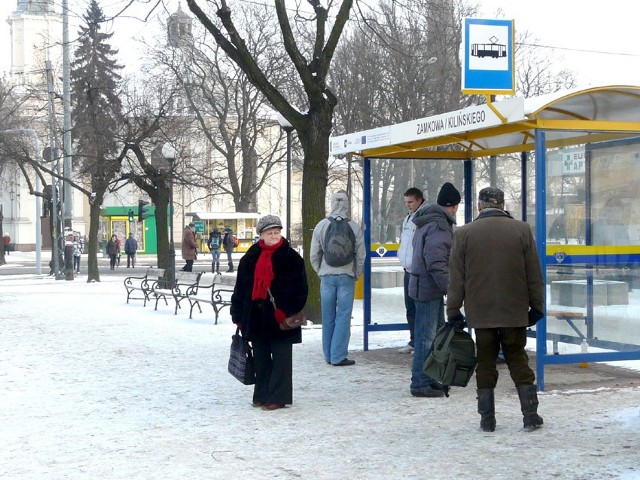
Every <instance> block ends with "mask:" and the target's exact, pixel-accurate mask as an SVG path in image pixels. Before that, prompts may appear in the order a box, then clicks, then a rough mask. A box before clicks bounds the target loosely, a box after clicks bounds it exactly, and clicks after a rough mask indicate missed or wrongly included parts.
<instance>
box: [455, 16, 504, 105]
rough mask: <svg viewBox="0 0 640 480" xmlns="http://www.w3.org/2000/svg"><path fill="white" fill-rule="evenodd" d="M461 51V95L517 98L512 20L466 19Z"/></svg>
mask: <svg viewBox="0 0 640 480" xmlns="http://www.w3.org/2000/svg"><path fill="white" fill-rule="evenodd" d="M462 49H463V58H462V93H464V94H484V95H491V94H498V95H514V94H515V91H516V81H515V39H514V21H513V20H488V19H481V18H465V19H464V28H463V38H462Z"/></svg>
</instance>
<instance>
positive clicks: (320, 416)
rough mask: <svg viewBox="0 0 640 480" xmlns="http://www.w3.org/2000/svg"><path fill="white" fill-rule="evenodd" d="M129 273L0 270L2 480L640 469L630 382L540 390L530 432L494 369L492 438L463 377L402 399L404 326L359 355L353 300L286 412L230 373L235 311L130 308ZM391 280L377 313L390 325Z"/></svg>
mask: <svg viewBox="0 0 640 480" xmlns="http://www.w3.org/2000/svg"><path fill="white" fill-rule="evenodd" d="M0 273H2V272H1V270H0ZM122 279H123V278H122V277H117V276H109V275H104V276H103V278H102V282H101V283H94V284H87V283H85V282H84V281H83V278H82V277H80V278H79V279H78V280H76V281H73V282H65V281H55V280H53V279H51V278H48V277H47V278H45V277H42V276H40V277H38V276H34V275H16V276H12V275H0V312H1V318H2V320H1V324H0V389H1V391H2V400H1V401H0V425H1V426H0V478H3V479H62V478H64V479H102V478H105V479H231V478H247V479H261V478H262V479H327V480H328V479H332V480H333V479H335V480H340V479H349V480H354V479H453V478H467V479H501V478H504V479H515V478H526V479H534V478H535V479H576V480H578V479H580V480H583V479H594V480H596V479H597V480H601V479H614V478H615V479H636V478H640V466H639V463H640V462H639V459H640V453H639V452H638V449H639V448H640V433H639V432H640V387H639V386H638V382H635V384H634V382H617V381H616V380H615V379H612V380H611V381H610V382H603V383H601V384H600V385H599V386H598V387H595V388H575V386H572V385H571V384H570V382H569V383H568V384H566V385H567V386H566V388H554V389H550V390H549V391H547V392H543V393H541V394H540V396H539V397H540V409H539V412H540V413H541V415H542V416H543V417H544V420H545V425H544V428H542V429H540V430H538V431H536V432H532V433H526V432H524V431H523V430H522V418H521V414H520V412H519V404H518V399H517V395H516V392H515V389H514V388H513V385H512V383H511V380H510V378H509V376H508V372H507V370H506V368H504V367H501V370H500V372H501V376H500V380H499V384H498V389H497V393H496V410H497V422H498V426H497V430H496V431H495V432H494V433H492V434H488V433H483V432H481V431H480V429H479V415H478V414H477V413H476V402H475V391H474V388H473V386H472V385H470V386H469V387H467V388H464V389H462V388H457V389H454V390H453V392H452V394H451V397H450V398H448V399H447V398H442V399H425V398H414V397H412V396H411V395H410V393H409V380H410V361H411V356H410V355H402V354H398V353H396V351H395V349H396V348H397V347H399V346H402V345H404V343H405V342H406V338H407V332H406V331H404V332H374V333H373V334H372V335H371V337H370V348H371V349H372V351H369V352H363V351H362V343H363V342H362V325H361V323H362V322H361V320H360V318H361V305H360V302H357V303H356V308H355V311H354V317H355V320H354V328H353V334H352V342H351V350H352V351H351V352H350V357H351V358H354V359H355V360H356V361H357V364H356V365H355V366H354V367H348V368H347V367H345V368H336V367H333V366H329V365H326V364H325V362H324V361H323V358H322V353H321V330H320V328H319V327H318V326H312V327H309V328H305V331H304V332H303V343H302V344H301V345H297V346H295V347H294V404H293V406H291V407H290V408H286V409H284V410H277V411H273V412H265V411H262V410H260V409H255V408H252V407H251V387H245V386H243V385H241V384H240V383H238V382H237V381H236V380H235V379H233V378H232V377H231V376H230V375H229V374H228V373H227V371H226V364H227V358H228V350H229V344H230V341H231V334H232V332H233V331H234V327H233V325H232V324H231V321H230V317H229V315H228V309H225V311H224V312H223V313H222V315H221V318H220V323H219V325H213V324H212V318H213V315H212V312H211V311H210V310H208V309H207V308H203V310H204V312H205V313H203V314H197V313H196V314H194V319H193V320H189V318H188V311H187V312H184V311H183V312H181V313H178V315H175V316H174V315H173V308H171V307H165V306H160V307H159V310H158V311H154V310H153V307H152V306H151V307H149V306H147V307H146V308H143V307H142V302H140V301H137V302H132V303H131V304H129V305H127V304H125V297H126V295H125V292H124V287H123V285H122ZM394 290H399V289H388V291H385V292H384V293H381V294H380V295H376V296H375V298H377V299H378V300H377V301H375V303H374V310H375V311H376V312H377V314H382V315H383V316H384V317H386V318H398V319H401V318H403V310H402V308H403V305H402V299H401V297H398V291H395V292H394ZM392 347H393V348H392ZM562 368H564V367H558V369H562ZM596 368H597V366H593V370H594V371H595V370H596ZM558 372H560V370H558ZM564 374H565V375H566V372H565V373H564ZM554 375H555V374H554V373H550V374H548V375H547V384H548V385H562V382H558V381H555V383H554V378H555V377H554ZM558 375H560V373H558Z"/></svg>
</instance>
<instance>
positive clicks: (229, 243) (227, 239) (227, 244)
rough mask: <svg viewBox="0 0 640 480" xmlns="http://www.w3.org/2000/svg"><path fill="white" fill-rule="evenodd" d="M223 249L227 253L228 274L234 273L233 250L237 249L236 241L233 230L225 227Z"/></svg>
mask: <svg viewBox="0 0 640 480" xmlns="http://www.w3.org/2000/svg"><path fill="white" fill-rule="evenodd" d="M222 247H223V248H224V251H225V252H226V253H227V263H228V265H229V268H228V269H227V272H233V257H232V256H231V255H232V254H233V249H234V248H236V242H235V241H234V235H233V230H231V228H230V227H225V229H224V237H223V238H222Z"/></svg>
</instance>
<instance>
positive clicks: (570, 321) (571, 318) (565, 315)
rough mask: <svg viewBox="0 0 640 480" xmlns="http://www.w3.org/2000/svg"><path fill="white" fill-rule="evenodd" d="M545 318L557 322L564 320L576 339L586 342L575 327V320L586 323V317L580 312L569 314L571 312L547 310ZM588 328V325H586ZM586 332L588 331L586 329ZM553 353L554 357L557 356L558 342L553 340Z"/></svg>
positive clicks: (584, 337)
mask: <svg viewBox="0 0 640 480" xmlns="http://www.w3.org/2000/svg"><path fill="white" fill-rule="evenodd" d="M547 317H555V318H557V319H558V320H564V321H565V322H567V325H569V326H570V327H571V328H572V329H573V331H574V332H576V333H577V334H578V338H580V339H581V340H586V339H587V337H586V336H585V335H584V334H583V333H582V332H581V331H580V329H579V328H578V327H577V326H576V324H575V321H576V320H581V321H584V322H585V324H586V323H587V316H586V315H585V314H584V313H582V312H571V311H564V310H562V311H561V310H548V311H547ZM587 327H588V325H587ZM587 330H589V329H588V328H587ZM587 333H589V332H587ZM553 353H554V355H557V354H558V340H557V339H555V340H553Z"/></svg>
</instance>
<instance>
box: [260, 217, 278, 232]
mask: <svg viewBox="0 0 640 480" xmlns="http://www.w3.org/2000/svg"><path fill="white" fill-rule="evenodd" d="M274 227H278V228H282V222H281V221H280V218H279V217H278V216H277V215H265V216H264V217H262V218H261V219H260V220H258V225H257V227H256V228H257V229H258V234H261V233H262V232H264V231H265V230H268V229H269V228H274Z"/></svg>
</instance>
